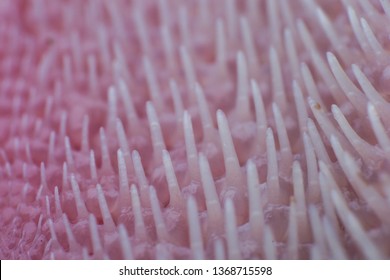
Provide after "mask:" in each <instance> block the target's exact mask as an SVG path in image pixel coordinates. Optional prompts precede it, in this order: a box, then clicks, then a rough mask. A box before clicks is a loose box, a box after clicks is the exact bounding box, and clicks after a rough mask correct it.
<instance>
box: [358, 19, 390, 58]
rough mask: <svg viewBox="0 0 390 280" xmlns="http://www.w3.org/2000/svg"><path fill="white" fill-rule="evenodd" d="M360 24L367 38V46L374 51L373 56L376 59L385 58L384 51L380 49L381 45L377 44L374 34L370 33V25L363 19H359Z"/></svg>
mask: <svg viewBox="0 0 390 280" xmlns="http://www.w3.org/2000/svg"><path fill="white" fill-rule="evenodd" d="M360 24H361V25H362V27H363V32H364V35H365V36H366V38H367V41H368V44H369V45H370V47H371V49H372V50H373V51H374V53H375V55H376V56H377V57H378V59H383V58H386V55H385V51H384V49H383V47H382V45H381V44H380V43H379V41H378V39H377V38H376V37H375V34H374V32H373V31H372V29H371V27H370V25H369V24H368V22H367V21H366V19H364V18H360Z"/></svg>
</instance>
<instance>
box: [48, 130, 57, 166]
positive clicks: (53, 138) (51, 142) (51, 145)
mask: <svg viewBox="0 0 390 280" xmlns="http://www.w3.org/2000/svg"><path fill="white" fill-rule="evenodd" d="M55 141H56V133H55V132H54V131H52V132H50V138H49V149H48V152H47V161H46V162H47V164H48V165H50V164H53V163H54V150H55Z"/></svg>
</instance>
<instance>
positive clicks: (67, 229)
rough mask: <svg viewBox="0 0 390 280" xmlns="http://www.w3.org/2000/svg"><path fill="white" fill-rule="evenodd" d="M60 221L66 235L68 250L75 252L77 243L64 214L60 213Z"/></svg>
mask: <svg viewBox="0 0 390 280" xmlns="http://www.w3.org/2000/svg"><path fill="white" fill-rule="evenodd" d="M62 222H63V223H64V227H65V233H66V237H67V238H68V244H69V252H76V250H77V248H78V247H79V245H78V244H77V241H76V238H75V237H74V234H73V232H72V228H71V226H70V223H69V220H68V216H66V214H63V215H62Z"/></svg>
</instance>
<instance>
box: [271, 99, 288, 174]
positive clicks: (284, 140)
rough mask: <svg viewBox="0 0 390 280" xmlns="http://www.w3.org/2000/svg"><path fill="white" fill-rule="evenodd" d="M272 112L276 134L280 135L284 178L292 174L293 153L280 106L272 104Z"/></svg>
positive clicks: (281, 167) (281, 171) (281, 169)
mask: <svg viewBox="0 0 390 280" xmlns="http://www.w3.org/2000/svg"><path fill="white" fill-rule="evenodd" d="M272 111H273V114H274V119H275V124H276V132H277V134H278V140H279V145H280V159H281V164H280V173H281V175H283V176H288V175H289V174H290V169H291V164H292V153H291V146H290V141H289V139H288V133H287V129H286V125H285V123H284V120H283V117H282V114H281V112H280V110H279V106H278V105H276V104H275V103H273V104H272Z"/></svg>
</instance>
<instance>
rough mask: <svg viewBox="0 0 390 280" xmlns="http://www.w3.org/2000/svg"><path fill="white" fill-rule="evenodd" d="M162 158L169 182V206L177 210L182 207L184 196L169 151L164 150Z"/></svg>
mask: <svg viewBox="0 0 390 280" xmlns="http://www.w3.org/2000/svg"><path fill="white" fill-rule="evenodd" d="M162 158H163V164H164V169H165V176H166V178H167V182H168V190H169V205H171V206H172V207H175V208H180V207H181V205H182V195H181V191H180V187H179V183H178V182H177V178H176V174H175V169H174V168H173V164H172V161H171V156H170V155H169V153H168V151H166V150H163V155H162Z"/></svg>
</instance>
